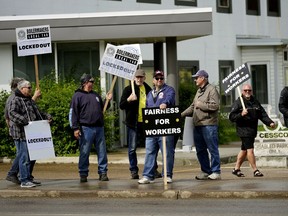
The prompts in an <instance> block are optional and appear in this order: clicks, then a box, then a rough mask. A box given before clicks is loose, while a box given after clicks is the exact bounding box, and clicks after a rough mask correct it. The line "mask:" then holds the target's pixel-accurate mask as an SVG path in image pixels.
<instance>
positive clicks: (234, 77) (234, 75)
mask: <svg viewBox="0 0 288 216" xmlns="http://www.w3.org/2000/svg"><path fill="white" fill-rule="evenodd" d="M249 79H250V72H249V68H248V66H247V64H246V63H245V64H242V65H241V66H240V67H238V68H236V70H234V71H232V72H231V73H230V74H228V76H227V77H225V78H224V79H223V80H222V85H223V88H224V93H225V95H227V94H229V93H230V92H231V91H232V90H233V89H234V88H236V87H237V86H239V85H240V84H242V83H243V82H245V81H247V80H249Z"/></svg>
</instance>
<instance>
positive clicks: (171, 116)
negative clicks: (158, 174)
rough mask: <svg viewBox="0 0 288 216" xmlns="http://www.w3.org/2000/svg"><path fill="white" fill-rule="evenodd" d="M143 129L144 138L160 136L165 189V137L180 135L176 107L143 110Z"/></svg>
mask: <svg viewBox="0 0 288 216" xmlns="http://www.w3.org/2000/svg"><path fill="white" fill-rule="evenodd" d="M142 114H143V129H144V132H145V136H146V137H153V136H162V150H163V152H162V155H163V170H164V178H163V180H164V189H166V187H167V161H166V157H167V154H166V136H174V135H179V134H181V122H180V119H181V113H180V109H179V107H178V106H175V107H169V108H166V109H160V108H158V107H153V108H144V109H142Z"/></svg>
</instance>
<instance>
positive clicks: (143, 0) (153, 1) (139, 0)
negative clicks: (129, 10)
mask: <svg viewBox="0 0 288 216" xmlns="http://www.w3.org/2000/svg"><path fill="white" fill-rule="evenodd" d="M136 2H137V3H147V4H161V0H136Z"/></svg>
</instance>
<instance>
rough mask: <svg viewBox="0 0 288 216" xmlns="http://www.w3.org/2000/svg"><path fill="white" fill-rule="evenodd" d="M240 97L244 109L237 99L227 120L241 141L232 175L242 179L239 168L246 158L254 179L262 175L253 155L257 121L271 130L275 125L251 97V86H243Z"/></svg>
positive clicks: (258, 103)
mask: <svg viewBox="0 0 288 216" xmlns="http://www.w3.org/2000/svg"><path fill="white" fill-rule="evenodd" d="M241 97H242V99H243V102H244V105H245V108H244V109H243V107H242V104H241V101H240V98H238V99H237V100H236V101H235V102H234V104H233V105H232V111H231V113H230V114H229V119H230V121H232V122H235V123H236V131H237V135H238V136H239V137H240V138H241V140H242V145H241V151H240V152H239V154H238V156H237V162H236V165H235V168H234V169H233V171H232V174H233V175H236V176H238V177H244V174H243V173H242V172H241V170H240V167H241V165H242V163H243V161H244V160H245V158H246V157H247V159H248V162H249V163H250V166H251V168H252V169H253V172H254V177H262V176H263V174H262V173H261V172H260V171H259V170H258V169H257V166H256V159H255V155H254V141H255V137H256V136H257V128H258V119H260V120H261V121H262V122H263V123H264V124H265V125H267V126H270V127H272V128H274V127H275V123H274V122H273V121H272V120H271V119H270V118H269V116H268V115H267V113H266V111H265V109H264V108H263V107H262V106H261V104H260V102H259V101H258V100H256V99H255V98H254V97H253V96H252V87H251V85H249V84H244V85H243V87H242V95H241Z"/></svg>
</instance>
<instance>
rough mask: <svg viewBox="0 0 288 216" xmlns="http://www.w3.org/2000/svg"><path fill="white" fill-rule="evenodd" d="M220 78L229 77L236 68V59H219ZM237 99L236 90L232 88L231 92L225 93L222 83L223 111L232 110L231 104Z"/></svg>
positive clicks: (221, 100) (221, 101)
mask: <svg viewBox="0 0 288 216" xmlns="http://www.w3.org/2000/svg"><path fill="white" fill-rule="evenodd" d="M218 64H219V78H220V82H221V81H222V80H223V79H224V78H225V77H227V76H228V75H229V74H230V73H231V72H232V71H233V70H234V61H230V60H227V61H225V60H221V61H219V63H218ZM234 100H235V90H232V91H231V92H230V93H229V94H227V95H226V94H225V93H224V89H223V86H222V85H220V104H221V108H222V110H223V112H230V111H231V105H232V104H233V102H234Z"/></svg>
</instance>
